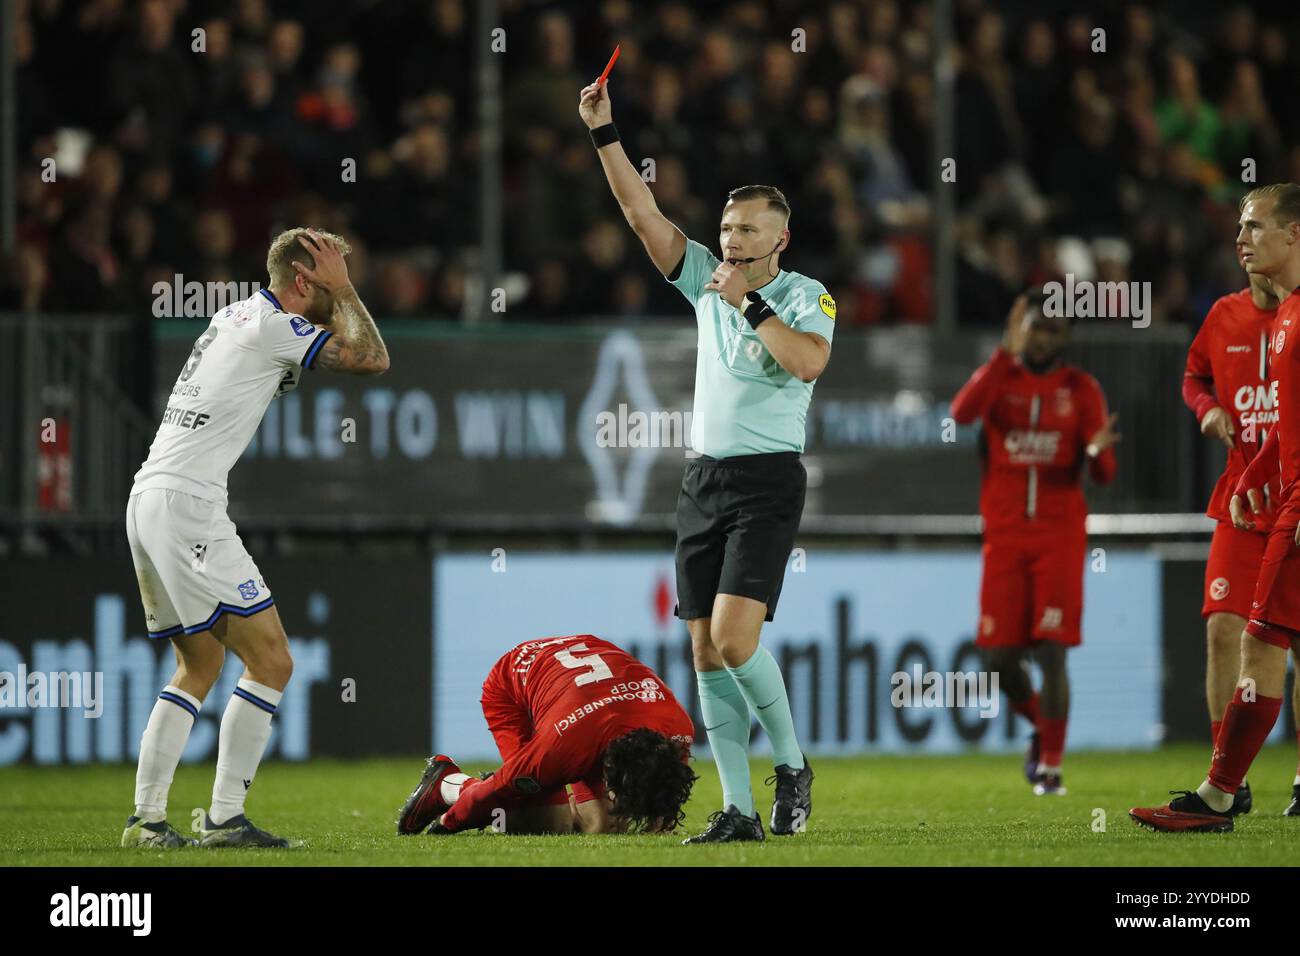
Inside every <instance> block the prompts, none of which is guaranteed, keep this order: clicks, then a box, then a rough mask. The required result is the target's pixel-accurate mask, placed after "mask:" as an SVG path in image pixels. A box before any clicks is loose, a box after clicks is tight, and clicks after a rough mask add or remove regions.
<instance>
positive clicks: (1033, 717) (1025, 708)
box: [1011, 694, 1038, 727]
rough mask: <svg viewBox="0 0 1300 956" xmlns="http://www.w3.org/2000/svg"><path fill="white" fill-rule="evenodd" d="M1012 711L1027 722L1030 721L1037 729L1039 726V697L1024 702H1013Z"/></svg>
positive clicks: (1028, 698)
mask: <svg viewBox="0 0 1300 956" xmlns="http://www.w3.org/2000/svg"><path fill="white" fill-rule="evenodd" d="M1011 709H1012V710H1013V711H1015V712H1016V713H1017V714H1019V715H1020V716H1021V717H1023V718H1025V720H1027V721H1029V722H1030V723H1031V724H1033V725H1034V726H1035V727H1037V726H1038V695H1037V694H1034V695H1033V696H1032V697H1027V698H1026V699H1024V700H1013V701H1011Z"/></svg>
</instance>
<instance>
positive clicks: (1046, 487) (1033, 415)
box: [952, 295, 1119, 796]
mask: <svg viewBox="0 0 1300 956" xmlns="http://www.w3.org/2000/svg"><path fill="white" fill-rule="evenodd" d="M1068 335H1069V326H1068V323H1067V321H1066V319H1065V318H1063V317H1060V316H1048V315H1044V314H1043V310H1042V308H1041V306H1040V305H1039V304H1038V303H1037V302H1035V303H1031V301H1030V299H1029V297H1028V296H1025V295H1022V296H1021V297H1020V298H1018V299H1017V300H1016V302H1015V304H1014V305H1013V306H1012V308H1011V312H1010V314H1009V315H1008V316H1007V331H1006V335H1005V337H1004V338H1003V341H1002V346H1001V347H1000V348H999V349H998V350H997V351H996V352H995V353H994V355H993V357H992V358H991V359H989V361H987V362H986V363H984V364H983V365H982V366H980V367H979V368H978V369H976V370H975V374H974V375H972V376H971V378H970V381H969V382H967V383H966V384H965V385H964V386H963V387H962V389H961V391H960V392H958V393H957V397H956V398H954V399H953V401H952V416H953V418H954V419H956V420H957V421H958V422H959V423H961V424H970V423H972V422H975V421H980V420H982V422H983V427H982V428H981V431H980V454H981V459H982V462H983V468H984V478H983V482H982V485H981V489H980V514H981V515H982V516H983V519H984V574H983V580H982V582H981V585H980V622H979V631H978V636H977V637H976V640H975V643H976V645H977V646H978V647H979V648H981V650H982V651H983V653H984V660H985V667H986V668H987V669H988V670H990V671H992V672H995V673H997V674H998V675H999V676H998V680H999V683H1000V684H1001V686H1002V689H1003V690H1005V691H1006V692H1007V698H1008V700H1010V702H1011V707H1012V709H1013V710H1014V711H1015V712H1016V713H1017V714H1019V715H1020V716H1022V717H1024V718H1025V719H1027V720H1029V721H1030V722H1031V723H1032V724H1033V725H1034V728H1035V729H1034V733H1033V736H1032V738H1031V740H1030V745H1029V752H1028V754H1027V755H1026V758H1025V775H1026V777H1027V778H1028V779H1029V781H1030V782H1031V783H1032V784H1033V785H1034V793H1036V794H1038V795H1040V796H1042V795H1044V794H1064V793H1065V788H1064V787H1063V786H1062V784H1061V759H1062V754H1063V753H1064V751H1065V732H1066V723H1067V720H1068V715H1069V709H1070V685H1069V678H1068V676H1067V673H1066V666H1065V655H1066V651H1067V650H1068V649H1069V648H1071V647H1074V646H1076V645H1078V643H1079V641H1080V621H1081V618H1082V616H1083V566H1084V558H1085V554H1086V552H1087V546H1088V538H1087V533H1086V531H1085V529H1084V523H1085V519H1086V518H1087V515H1088V506H1087V502H1086V501H1085V500H1084V496H1083V489H1082V487H1081V482H1080V473H1081V471H1082V469H1083V466H1084V464H1085V462H1086V464H1087V467H1088V472H1089V474H1091V475H1092V478H1093V480H1094V481H1096V482H1098V483H1100V484H1106V483H1108V482H1109V481H1110V480H1111V479H1112V478H1114V476H1115V453H1114V451H1113V449H1112V448H1111V446H1112V445H1113V444H1114V443H1115V442H1116V441H1118V440H1119V435H1118V434H1117V433H1116V432H1115V430H1114V426H1115V421H1116V419H1117V417H1118V416H1116V415H1111V416H1109V417H1107V414H1106V398H1105V396H1104V395H1103V394H1102V391H1101V386H1100V385H1098V384H1097V380H1096V379H1094V378H1093V377H1092V376H1091V375H1089V374H1087V373H1086V372H1084V371H1082V370H1081V369H1078V368H1074V367H1073V366H1070V365H1067V364H1065V363H1064V361H1062V358H1061V352H1062V350H1063V349H1064V347H1065V343H1066V340H1067V338H1068ZM1030 649H1033V650H1034V651H1035V652H1036V656H1037V659H1038V664H1039V666H1040V668H1041V669H1042V672H1043V683H1042V692H1041V694H1039V693H1035V692H1034V688H1033V682H1032V681H1031V679H1030V677H1029V673H1028V670H1027V669H1026V667H1025V656H1026V651H1029V650H1030Z"/></svg>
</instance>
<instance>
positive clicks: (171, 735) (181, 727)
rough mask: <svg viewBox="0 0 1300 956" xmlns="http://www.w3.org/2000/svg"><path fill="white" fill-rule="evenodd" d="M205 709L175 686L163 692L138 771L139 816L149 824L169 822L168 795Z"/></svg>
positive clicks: (148, 728) (142, 744)
mask: <svg viewBox="0 0 1300 956" xmlns="http://www.w3.org/2000/svg"><path fill="white" fill-rule="evenodd" d="M202 706H203V704H202V702H201V701H200V700H199V699H198V698H197V697H194V696H193V695H191V694H187V693H186V692H185V691H183V690H181V689H180V688H179V687H173V686H172V685H171V684H168V685H167V686H166V687H164V688H163V689H162V693H160V694H159V695H158V701H157V702H156V703H155V704H154V705H153V711H152V712H151V713H150V714H149V723H148V724H147V725H146V726H145V728H144V735H143V736H142V737H141V738H140V760H139V763H138V764H137V765H136V771H135V815H136V816H137V817H139V818H140V819H141V820H143V821H144V822H145V823H161V822H162V821H163V820H166V819H167V794H168V792H169V791H170V790H171V787H172V778H173V777H174V776H176V765H177V764H179V763H180V760H181V754H182V753H183V752H184V751H185V742H186V741H187V740H189V739H190V731H191V730H192V729H193V728H194V721H196V720H197V719H198V716H199V708H200V707H202Z"/></svg>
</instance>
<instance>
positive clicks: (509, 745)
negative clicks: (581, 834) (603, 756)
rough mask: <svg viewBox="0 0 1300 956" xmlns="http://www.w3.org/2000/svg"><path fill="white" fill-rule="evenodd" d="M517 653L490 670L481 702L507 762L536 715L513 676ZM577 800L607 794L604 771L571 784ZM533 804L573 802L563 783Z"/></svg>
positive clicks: (528, 735) (528, 732)
mask: <svg viewBox="0 0 1300 956" xmlns="http://www.w3.org/2000/svg"><path fill="white" fill-rule="evenodd" d="M513 653H514V651H513V650H511V652H510V653H507V654H505V655H503V656H502V657H501V658H500V660H498V661H497V662H496V664H494V665H493V666H492V670H491V671H489V672H488V676H487V680H485V681H484V682H483V696H482V697H481V698H480V700H479V702H480V703H481V704H482V706H483V717H484V719H486V720H487V725H488V730H490V731H492V738H493V739H494V740H495V741H496V743H497V750H498V751H500V753H501V760H502V762H503V763H504V762H505V761H507V760H509V759H510V758H511V757H512V756H513V755H514V754H515V753H516V752H517V751H518V750H519V749H520V748H521V747H523V745H524V744H526V743H527V742H528V741H529V739H531V738H532V736H533V718H532V715H531V714H529V712H528V707H527V706H526V705H525V704H524V702H523V701H521V700H519V699H518V698H517V697H516V694H515V690H514V684H513V682H512V681H511V680H510V679H509V676H508V675H509V673H510V658H511V655H512V654H513ZM570 786H572V788H573V798H574V802H575V803H586V802H587V801H588V800H595V799H597V798H599V797H603V796H604V795H605V779H604V773H603V771H602V770H601V769H600V768H596V769H594V770H593V771H592V773H591V774H590V775H589V776H588V777H587V779H585V780H580V781H578V782H575V783H573V784H571V785H570ZM527 802H528V803H531V804H565V803H568V802H569V791H568V790H567V789H566V788H565V787H563V786H560V787H555V788H553V789H551V790H544V791H542V792H541V793H539V794H537V795H536V796H535V797H532V798H531V799H529V800H528V801H527Z"/></svg>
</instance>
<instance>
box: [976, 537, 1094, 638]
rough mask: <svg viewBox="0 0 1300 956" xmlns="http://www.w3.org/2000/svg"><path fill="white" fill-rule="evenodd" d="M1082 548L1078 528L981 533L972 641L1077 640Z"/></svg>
mask: <svg viewBox="0 0 1300 956" xmlns="http://www.w3.org/2000/svg"><path fill="white" fill-rule="evenodd" d="M1087 552H1088V536H1087V534H1085V533H1084V532H1083V531H1082V530H1079V531H1077V532H1075V531H1069V532H1064V533H1059V534H1050V535H1048V534H1037V535H1020V536H1006V537H1002V536H998V537H996V538H994V539H992V540H990V539H989V538H988V537H987V536H986V537H985V539H984V552H983V553H984V574H983V578H982V580H981V581H980V625H979V630H978V633H977V636H976V638H975V644H976V646H978V647H1028V646H1029V645H1031V644H1032V643H1033V642H1035V641H1056V642H1058V643H1061V644H1065V645H1066V646H1067V647H1074V646H1076V645H1078V644H1079V642H1080V641H1081V640H1082V636H1081V634H1080V629H1079V623H1080V621H1081V619H1082V618H1083V562H1084V558H1085V556H1086V555H1087Z"/></svg>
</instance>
